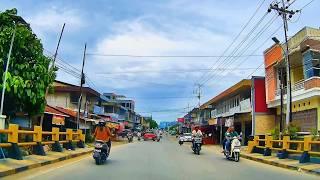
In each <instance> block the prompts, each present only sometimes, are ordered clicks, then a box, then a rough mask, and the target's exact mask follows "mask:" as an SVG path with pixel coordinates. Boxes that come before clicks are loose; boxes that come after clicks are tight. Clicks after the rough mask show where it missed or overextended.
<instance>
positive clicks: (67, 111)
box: [54, 107, 77, 118]
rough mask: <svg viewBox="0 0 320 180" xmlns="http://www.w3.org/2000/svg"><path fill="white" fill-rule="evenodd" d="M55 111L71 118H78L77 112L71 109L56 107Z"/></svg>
mask: <svg viewBox="0 0 320 180" xmlns="http://www.w3.org/2000/svg"><path fill="white" fill-rule="evenodd" d="M54 109H56V110H58V111H60V112H63V113H64V114H67V115H69V116H70V117H74V118H76V117H77V112H75V111H73V110H71V109H65V108H62V107H54Z"/></svg>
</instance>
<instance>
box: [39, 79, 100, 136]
mask: <svg viewBox="0 0 320 180" xmlns="http://www.w3.org/2000/svg"><path fill="white" fill-rule="evenodd" d="M53 88H54V92H53V93H49V94H48V96H47V104H48V107H47V109H49V110H51V111H52V110H53V109H55V110H57V111H59V112H60V113H63V114H65V115H67V116H68V117H69V118H71V119H69V118H68V121H69V123H68V125H70V126H66V127H67V128H75V127H74V124H75V123H76V124H77V112H78V104H79V97H80V87H79V86H77V85H73V84H69V83H65V82H61V81H57V80H56V81H55V82H54V84H53ZM99 104H101V99H100V94H99V93H98V92H97V91H95V90H93V89H91V88H90V87H83V88H82V102H81V108H80V112H81V114H80V118H79V120H80V122H79V128H80V129H87V130H90V129H92V126H93V125H94V124H95V120H94V119H98V118H95V117H93V116H94V114H93V113H94V109H95V108H96V107H97V106H99ZM48 116H49V115H47V117H48ZM46 120H47V121H50V117H49V118H47V119H44V123H45V121H46ZM51 121H52V120H51ZM52 122H54V121H52ZM66 125H67V124H66ZM48 127H50V126H48Z"/></svg>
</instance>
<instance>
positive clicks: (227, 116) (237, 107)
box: [200, 77, 275, 142]
mask: <svg viewBox="0 0 320 180" xmlns="http://www.w3.org/2000/svg"><path fill="white" fill-rule="evenodd" d="M200 108H201V109H206V108H207V109H209V108H210V109H211V115H210V119H209V120H208V124H210V126H216V129H217V130H218V131H219V132H217V131H215V133H218V134H213V136H215V137H217V138H218V139H217V140H219V142H221V140H222V139H223V135H224V133H225V131H226V129H227V128H228V127H230V126H234V127H235V130H236V131H237V132H238V133H240V132H242V136H243V139H244V140H245V141H244V142H247V140H248V137H249V136H250V135H258V134H264V133H266V132H269V131H270V130H271V129H272V128H273V127H274V124H275V120H274V115H273V114H272V112H270V111H269V109H268V108H267V105H266V101H265V79H264V77H252V78H251V79H244V80H242V81H240V82H238V83H237V84H235V85H233V86H232V87H230V88H228V89H227V90H225V91H223V92H222V93H220V94H219V95H217V96H215V97H214V98H212V99H211V100H209V101H208V102H206V103H204V104H203V105H202V106H201V107H200Z"/></svg>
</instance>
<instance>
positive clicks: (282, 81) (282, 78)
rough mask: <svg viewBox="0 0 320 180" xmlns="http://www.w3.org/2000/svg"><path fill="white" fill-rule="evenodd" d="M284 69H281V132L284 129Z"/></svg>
mask: <svg viewBox="0 0 320 180" xmlns="http://www.w3.org/2000/svg"><path fill="white" fill-rule="evenodd" d="M283 72H284V68H283V67H281V68H280V72H279V73H280V132H282V129H283V83H284V74H283Z"/></svg>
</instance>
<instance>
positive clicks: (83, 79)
mask: <svg viewBox="0 0 320 180" xmlns="http://www.w3.org/2000/svg"><path fill="white" fill-rule="evenodd" d="M86 51H87V43H85V44H84V51H83V60H82V68H81V80H80V97H79V101H78V113H77V129H79V128H80V109H81V102H82V87H83V84H84V83H85V76H84V74H83V69H84V63H85V60H86Z"/></svg>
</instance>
